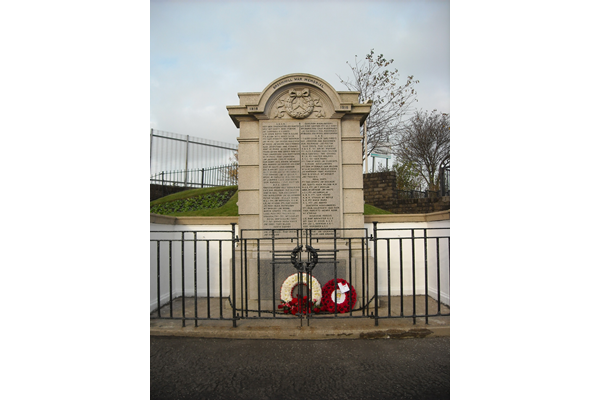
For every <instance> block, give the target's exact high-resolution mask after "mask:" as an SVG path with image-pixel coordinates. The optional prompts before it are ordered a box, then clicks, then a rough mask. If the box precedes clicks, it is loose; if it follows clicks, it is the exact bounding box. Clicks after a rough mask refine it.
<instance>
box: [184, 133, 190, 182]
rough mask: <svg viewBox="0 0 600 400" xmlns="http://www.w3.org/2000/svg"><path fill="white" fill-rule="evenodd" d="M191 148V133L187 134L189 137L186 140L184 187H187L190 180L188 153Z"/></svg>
mask: <svg viewBox="0 0 600 400" xmlns="http://www.w3.org/2000/svg"><path fill="white" fill-rule="evenodd" d="M189 149H190V135H187V139H186V140H185V175H184V176H185V177H184V182H183V187H187V181H188V154H189Z"/></svg>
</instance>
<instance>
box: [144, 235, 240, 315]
mask: <svg viewBox="0 0 600 400" xmlns="http://www.w3.org/2000/svg"><path fill="white" fill-rule="evenodd" d="M231 225H232V226H231V230H196V231H151V232H150V233H151V239H150V242H151V246H150V251H151V255H150V257H151V258H150V260H151V281H150V286H151V288H150V293H151V295H150V297H151V304H150V308H151V314H150V318H151V319H175V320H181V322H182V326H185V323H186V321H188V320H193V321H194V323H195V326H198V321H200V320H215V319H216V320H231V321H233V326H234V327H235V326H236V320H237V319H238V318H237V317H236V315H235V309H236V304H235V298H236V295H235V285H233V287H232V288H233V293H231V292H230V285H229V282H235V281H236V277H235V269H232V268H229V267H228V266H229V261H230V260H231V263H232V264H233V265H235V262H236V261H235V255H236V253H235V245H236V237H235V224H231ZM207 236H209V237H207ZM210 236H212V237H210ZM230 271H231V275H229V273H230ZM215 275H216V276H215ZM211 284H212V288H211ZM224 285H225V286H224ZM215 286H217V288H218V290H216V288H215ZM211 299H212V304H211ZM232 301H233V303H231V302H232ZM199 303H200V305H199ZM215 303H218V304H215ZM186 305H187V306H188V310H187V311H186ZM190 306H191V307H193V314H192V312H191V310H190V308H189V307H190ZM227 309H229V311H230V312H229V314H230V316H227V314H228V312H227Z"/></svg>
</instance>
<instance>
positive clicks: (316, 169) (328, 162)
mask: <svg viewBox="0 0 600 400" xmlns="http://www.w3.org/2000/svg"><path fill="white" fill-rule="evenodd" d="M300 138H301V168H300V171H301V174H302V178H301V181H302V228H303V229H312V228H340V227H341V224H340V173H339V167H338V155H339V151H338V125H337V122H334V121H322V122H303V123H302V124H301V127H300Z"/></svg>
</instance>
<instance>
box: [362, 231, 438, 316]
mask: <svg viewBox="0 0 600 400" xmlns="http://www.w3.org/2000/svg"><path fill="white" fill-rule="evenodd" d="M377 224H378V223H377V222H373V238H372V240H373V247H374V258H375V265H377V268H376V272H375V279H376V281H377V282H378V283H377V287H378V288H379V290H378V291H377V293H376V296H377V300H382V303H384V307H380V308H376V309H375V321H376V325H377V320H378V319H380V318H412V319H413V324H414V323H416V319H417V318H422V317H424V318H425V323H426V324H428V323H429V318H430V317H437V316H450V234H449V229H450V228H404V229H402V228H393V229H389V228H388V229H381V228H378V227H377ZM382 245H383V247H382ZM379 271H381V272H383V273H384V275H383V276H381V277H380V276H379ZM392 273H393V274H394V275H395V276H394V277H393V278H392ZM380 279H381V280H380ZM393 281H395V282H396V283H397V285H395V286H396V287H397V289H396V292H397V293H395V294H396V296H392V291H393V290H392V282H393ZM380 282H381V283H382V285H379V283H380ZM382 286H383V287H382ZM380 292H384V293H386V294H385V295H383V294H381V293H380ZM394 302H396V304H393V303H394ZM377 304H380V303H379V302H378V303H377ZM430 307H433V308H434V312H433V313H432V312H430ZM392 309H394V312H393V311H392ZM386 311H387V312H386ZM381 312H383V314H381Z"/></svg>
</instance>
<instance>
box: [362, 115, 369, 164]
mask: <svg viewBox="0 0 600 400" xmlns="http://www.w3.org/2000/svg"><path fill="white" fill-rule="evenodd" d="M368 122H369V118H367V119H366V121H365V124H364V128H365V129H364V132H365V135H364V142H365V148H364V150H363V152H364V155H365V174H367V173H369V159H368V155H367V124H368Z"/></svg>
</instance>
